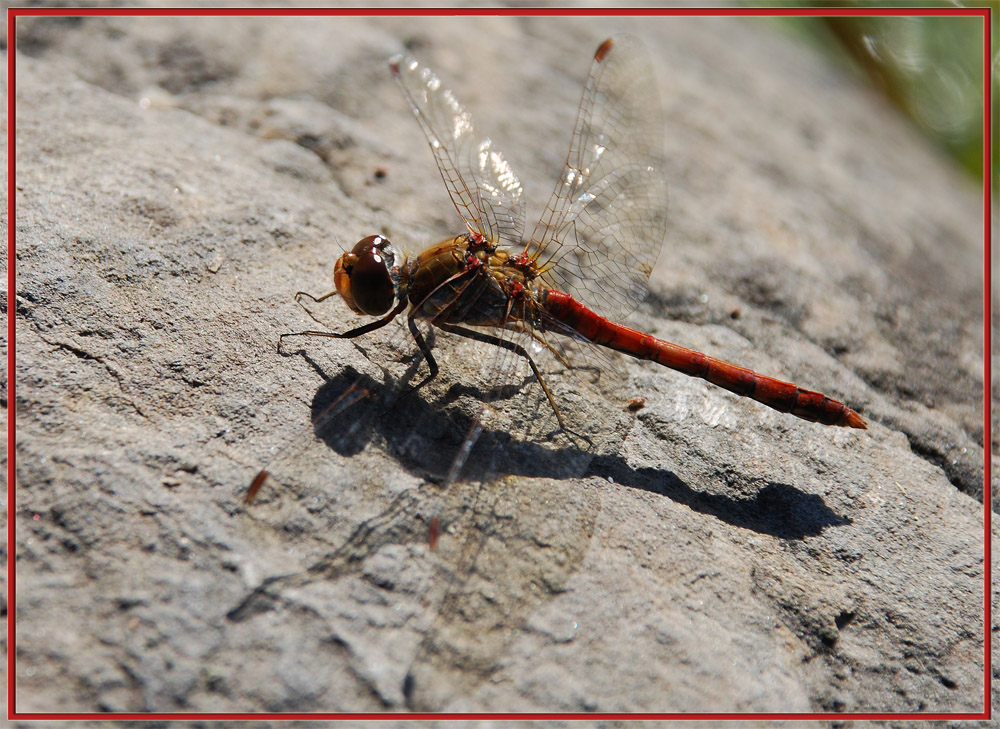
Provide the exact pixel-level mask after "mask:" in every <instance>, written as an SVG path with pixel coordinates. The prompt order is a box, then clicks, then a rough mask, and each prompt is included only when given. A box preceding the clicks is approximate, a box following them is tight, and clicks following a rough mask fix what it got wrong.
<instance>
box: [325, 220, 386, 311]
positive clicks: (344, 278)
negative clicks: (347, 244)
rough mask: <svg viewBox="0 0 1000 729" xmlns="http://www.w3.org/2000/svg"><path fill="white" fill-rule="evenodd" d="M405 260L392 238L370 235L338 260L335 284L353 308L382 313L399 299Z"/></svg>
mask: <svg viewBox="0 0 1000 729" xmlns="http://www.w3.org/2000/svg"><path fill="white" fill-rule="evenodd" d="M399 258H402V257H399ZM402 263H403V260H397V254H396V250H395V249H394V248H393V246H392V243H390V242H389V239H388V238H386V237H384V236H381V235H370V236H368V237H367V238H362V239H361V240H359V241H358V242H357V244H355V246H354V248H352V249H351V250H350V251H349V252H348V253H345V254H344V255H342V256H341V257H340V258H338V259H337V263H336V265H335V266H334V268H333V283H334V285H335V286H336V287H337V293H338V294H340V296H341V297H342V298H343V299H344V301H345V302H347V305H348V306H349V307H351V310H352V311H354V312H357V313H358V314H367V315H369V316H382V315H383V314H385V313H386V312H388V311H389V309H390V308H392V304H393V302H394V301H395V300H396V294H397V289H398V287H399V279H400V273H399V272H400V267H401V264H402Z"/></svg>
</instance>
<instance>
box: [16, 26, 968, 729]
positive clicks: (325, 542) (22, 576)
mask: <svg viewBox="0 0 1000 729" xmlns="http://www.w3.org/2000/svg"><path fill="white" fill-rule="evenodd" d="M619 30H626V31H631V32H635V33H637V34H639V35H641V36H642V37H643V38H644V39H645V40H646V41H647V44H648V45H649V46H650V48H651V50H652V53H653V54H654V56H655V59H656V63H657V68H658V69H659V72H660V77H659V81H660V85H661V89H662V95H663V98H664V100H665V106H666V119H667V125H666V128H665V129H664V135H665V144H666V146H667V151H668V159H669V163H668V164H669V177H670V180H671V226H670V230H669V233H668V236H667V242H666V244H665V246H664V253H663V254H662V256H661V258H660V261H659V264H658V265H657V267H656V270H655V271H654V273H653V276H652V280H651V294H650V297H649V299H648V301H647V302H646V303H645V304H644V305H643V306H642V307H640V310H639V311H637V312H636V313H635V314H634V316H633V317H632V319H631V321H630V323H631V324H633V325H634V326H637V327H639V328H642V329H645V330H647V331H650V332H652V333H654V334H656V335H657V336H661V337H664V338H667V339H670V340H672V341H676V342H679V343H682V344H684V345H686V346H689V347H693V348H696V349H700V350H702V351H706V352H708V353H710V354H714V355H716V356H719V357H722V358H724V359H728V360H730V361H734V362H737V363H739V364H744V365H746V366H750V367H753V368H754V369H756V370H758V371H760V372H764V373H767V374H772V375H775V376H779V377H783V378H785V379H794V380H795V381H797V382H799V383H800V384H802V385H804V386H807V387H813V388H816V389H820V390H822V391H825V392H827V393H829V394H831V395H833V396H835V397H839V398H841V399H843V400H845V401H846V402H848V403H850V404H852V405H854V406H856V407H857V408H858V409H859V410H861V411H862V412H863V413H864V415H865V416H866V417H867V418H868V420H869V422H870V424H871V428H870V430H868V431H866V432H858V431H850V432H849V431H846V430H841V429H832V428H824V427H821V426H818V425H812V424H809V423H805V422H802V421H798V420H796V419H794V418H792V417H790V416H785V415H781V414H778V413H775V412H772V411H770V410H768V409H766V408H764V407H762V406H759V405H757V404H756V403H753V402H752V401H745V400H742V399H740V398H736V397H734V396H730V395H729V394H728V393H725V392H721V391H719V390H717V389H715V388H713V387H712V386H711V385H708V384H706V383H703V382H701V381H695V380H690V379H688V378H685V377H683V376H681V375H677V374H674V373H672V372H668V371H665V370H663V369H662V368H658V367H656V366H653V365H649V364H643V363H638V362H632V361H629V362H621V361H617V362H615V363H610V360H609V362H608V363H606V362H604V361H602V360H597V361H598V363H599V364H601V366H606V367H607V369H608V373H607V374H606V375H605V376H604V377H601V378H596V379H595V378H594V377H592V376H591V374H590V373H588V372H587V371H582V372H580V371H577V372H569V373H567V372H563V371H561V370H560V368H559V367H558V364H557V363H554V362H548V369H550V370H551V369H555V370H556V371H555V372H554V373H553V374H552V375H551V383H552V385H553V388H554V389H555V391H556V394H557V397H558V398H559V401H560V403H562V404H563V405H564V407H563V410H564V412H565V413H566V414H567V417H569V418H570V420H571V425H573V426H574V430H576V431H577V432H578V433H580V434H582V435H586V436H587V437H588V438H589V439H590V445H588V444H587V441H586V440H584V439H583V438H582V437H579V436H576V437H567V436H564V435H555V436H551V437H549V431H551V429H552V425H553V419H552V415H551V411H550V410H548V409H547V407H548V406H547V405H546V404H545V402H544V400H542V399H540V398H539V396H538V392H537V390H538V388H537V386H535V385H532V384H530V383H525V382H519V383H515V384H517V385H519V386H518V387H516V388H514V389H515V391H514V392H512V393H504V397H503V398H501V400H500V401H499V404H500V405H501V407H500V408H499V412H498V416H497V419H496V421H494V422H490V423H487V424H486V432H485V434H484V436H483V438H482V439H481V442H480V444H479V445H478V446H477V448H476V449H475V450H474V451H473V453H472V457H471V458H470V469H471V470H470V473H469V476H468V477H467V478H465V479H463V480H462V481H461V482H459V483H457V484H455V485H453V486H452V487H450V488H448V489H442V488H441V487H440V486H439V485H436V483H435V481H437V482H440V479H441V476H442V475H443V473H444V472H445V471H446V470H447V467H448V463H450V461H451V458H452V455H453V452H454V449H455V447H456V445H457V444H458V443H460V442H461V440H462V438H463V436H464V435H465V433H466V431H467V429H468V427H469V425H470V421H469V414H470V413H472V412H475V409H474V408H475V403H476V402H477V398H476V395H477V394H478V393H480V392H481V391H482V389H483V387H484V385H483V383H482V382H480V378H479V377H478V376H477V372H478V370H479V366H480V364H481V363H482V362H483V361H485V360H487V359H488V356H489V354H490V353H489V352H488V351H484V350H483V349H482V348H480V347H477V346H471V345H468V344H466V343H460V344H455V343H453V342H451V341H450V340H449V339H448V337H446V336H441V337H439V339H438V345H439V347H438V351H440V352H441V354H440V361H441V362H442V365H443V367H442V370H443V372H442V376H441V377H440V378H439V379H438V380H436V381H435V382H434V383H432V384H431V385H430V386H428V387H427V388H424V389H422V390H420V391H419V393H418V394H415V395H413V394H411V395H406V396H404V397H402V398H398V399H396V398H394V397H391V396H389V394H388V393H389V392H391V388H389V389H387V388H385V383H386V378H387V377H389V379H390V380H395V379H397V378H401V377H403V376H405V374H406V373H405V372H403V371H404V370H407V369H411V370H412V367H410V366H409V365H408V363H407V362H406V361H403V362H396V361H395V358H393V357H390V356H389V350H387V347H391V346H392V345H391V344H390V345H383V344H382V338H381V337H379V336H378V335H371V336H369V337H367V338H365V339H364V340H358V341H356V342H353V343H352V342H335V341H326V340H307V341H301V340H300V341H299V343H297V344H295V346H293V347H289V348H287V349H286V354H285V356H282V355H280V354H278V353H276V352H275V344H276V340H277V336H278V334H280V333H282V332H287V331H294V330H299V329H303V328H308V327H311V326H315V324H314V323H313V322H312V321H310V319H309V318H308V316H307V315H306V314H305V312H304V311H303V310H302V309H301V308H299V307H298V306H297V305H296V304H295V303H294V302H293V301H292V294H294V292H296V291H298V290H300V289H302V290H307V291H311V292H321V291H323V290H326V289H327V288H328V287H329V280H330V269H331V267H332V262H333V260H334V258H335V257H336V256H337V255H338V251H339V250H340V248H339V246H346V245H350V244H352V243H353V242H354V240H356V239H357V238H360V237H361V236H362V235H367V234H369V233H372V232H376V231H381V232H384V233H386V234H388V235H389V236H390V237H393V238H395V239H397V240H398V241H399V242H404V241H405V240H406V239H410V240H412V241H414V245H417V246H418V247H419V245H420V244H426V243H430V242H433V241H434V239H435V236H442V237H443V236H444V235H447V234H454V233H455V232H457V230H458V228H459V227H460V226H459V224H458V223H457V220H458V218H457V216H456V215H455V213H454V210H453V209H452V207H451V206H450V203H449V202H448V199H447V197H446V195H445V191H444V189H443V186H442V185H441V183H440V179H439V177H438V175H437V172H436V171H435V169H434V168H433V164H432V161H431V156H430V154H429V153H428V150H427V147H426V144H425V142H424V140H423V138H422V136H421V135H420V132H419V129H418V128H417V125H416V124H415V123H414V121H413V119H412V117H411V116H410V114H409V112H408V111H407V109H406V107H405V105H404V103H403V101H402V99H401V98H400V97H399V95H398V92H397V90H396V89H395V86H394V84H393V83H392V81H391V78H390V76H389V73H388V71H387V69H386V64H385V60H386V59H387V58H388V57H389V56H390V55H392V54H394V53H397V52H400V51H403V50H405V49H411V50H413V52H414V53H415V54H416V55H418V56H419V57H420V58H421V59H422V60H424V61H426V62H427V63H428V65H430V66H431V67H432V68H434V69H435V70H436V71H437V72H438V73H439V74H440V75H441V77H442V78H443V79H444V80H445V81H446V82H447V83H448V84H449V85H450V86H451V87H452V88H453V89H454V90H455V91H456V94H457V95H458V96H459V98H460V99H461V100H462V101H463V103H465V105H466V107H467V108H468V109H469V110H470V111H471V112H472V113H473V115H474V117H475V118H476V119H477V122H478V124H479V125H480V127H482V128H485V129H487V130H490V131H491V132H492V134H493V135H494V138H495V140H496V142H497V145H498V147H499V148H501V149H502V150H503V151H504V153H505V154H506V156H507V158H508V159H509V160H510V162H511V164H512V165H513V167H514V169H515V170H517V172H518V174H519V176H520V178H521V181H522V183H523V184H524V185H525V187H526V189H527V191H528V195H529V199H530V200H531V201H532V204H533V205H534V207H533V208H529V217H531V216H532V215H533V214H537V213H538V212H539V211H540V206H541V205H542V204H543V202H544V200H545V196H546V195H547V194H548V192H549V189H550V185H551V184H552V180H553V179H554V176H555V175H556V173H557V171H558V169H559V166H560V164H561V161H562V156H563V154H564V150H565V145H566V143H567V136H568V134H569V130H570V128H571V125H572V121H573V115H574V111H575V105H576V102H577V100H578V98H579V91H580V87H581V84H582V81H583V78H584V76H585V74H586V70H587V67H588V63H589V54H590V53H592V51H593V49H594V48H596V46H597V44H598V43H599V42H600V41H601V40H602V39H603V38H604V37H606V36H607V35H609V34H610V33H611V32H616V31H619ZM18 33H19V35H18V39H19V46H18V50H19V55H18V56H17V79H16V81H17V86H16V94H17V96H16V114H17V115H16V124H17V142H18V144H17V150H16V154H17V158H16V163H17V180H16V184H17V195H18V198H17V204H18V213H17V241H16V252H17V258H16V265H17V274H18V286H17V296H18V309H17V311H16V317H17V353H16V356H17V369H16V374H17V402H16V407H17V477H18V484H17V494H16V511H15V513H14V516H15V518H16V519H17V530H18V541H17V556H18V563H17V564H18V571H17V624H16V639H17V670H18V675H17V708H18V710H19V711H158V712H163V711H338V712H342V711H382V710H386V711H399V710H407V709H410V710H416V709H434V710H445V711H494V712H496V711H645V712H649V711H656V712H695V711H699V712H704V711H730V712H742V711H748V712H749V711H753V712H760V711H784V712H787V711H837V712H842V711H848V712H874V711H878V712H888V711H892V712H902V711H936V712H960V711H961V712H972V711H979V710H981V709H982V706H983V694H982V692H983V680H982V660H983V639H984V636H983V611H982V608H983V592H982V591H983V560H982V555H983V539H982V536H983V528H982V519H983V512H982V507H981V504H980V503H979V501H977V500H979V499H981V493H982V491H981V490H982V483H983V471H982V456H983V428H982V408H981V401H980V395H981V392H982V382H983V376H984V374H983V368H982V357H981V354H982V349H983V341H982V319H981V301H982V285H983V279H982V274H981V270H980V269H981V264H980V262H981V260H982V259H981V250H982V224H981V222H980V221H981V220H982V210H981V201H980V198H979V195H978V193H977V190H976V189H975V187H974V185H973V184H972V183H971V182H969V181H968V180H966V179H964V178H963V177H962V176H961V175H960V174H959V173H958V172H956V171H954V170H953V169H952V168H951V166H950V164H949V162H947V161H946V160H945V159H943V158H942V157H941V156H940V155H939V154H938V153H937V152H936V151H934V150H932V149H929V148H928V146H927V143H926V142H925V141H923V140H922V139H921V138H920V137H919V136H918V135H917V134H916V133H915V132H914V131H913V130H912V129H910V127H909V126H908V125H907V124H906V122H904V121H902V120H901V119H899V118H898V117H897V116H896V115H895V113H894V112H893V111H892V110H891V109H890V108H888V107H887V106H886V105H885V104H884V103H883V102H882V101H881V100H880V99H878V98H877V97H875V96H874V95H873V94H872V93H871V92H869V91H868V90H866V89H865V88H864V87H863V86H862V85H861V84H859V83H858V82H857V81H855V80H854V79H851V78H850V77H849V76H847V75H846V74H845V73H844V72H842V71H839V70H832V69H831V68H829V67H828V66H827V65H825V64H824V63H823V62H822V61H821V60H819V59H818V58H816V57H815V56H814V55H813V54H812V53H811V52H810V51H809V50H807V49H804V48H802V47H799V46H798V45H796V44H795V43H794V42H792V41H789V40H788V39H787V38H784V37H782V36H780V35H776V34H775V32H774V30H773V29H772V28H769V27H767V26H766V25H765V24H763V23H760V22H747V21H740V20H734V19H697V18H692V19H669V18H666V19H657V20H650V19H641V20H633V21H619V20H611V19H594V20H586V19H535V20H528V19H515V18H480V19H461V18H444V19H412V18H409V19H407V18H404V19H377V20H376V19H358V20H349V19H333V18H325V19H318V18H306V19H299V20H291V19H266V20H264V19H260V20H254V19H227V20H208V19H198V20H192V19H88V20H81V19H62V20H60V19H32V20H22V21H19V23H18ZM428 231H429V232H428ZM338 244H339V245H338ZM325 303H326V304H329V306H321V307H319V309H317V311H316V316H317V317H318V318H324V317H325V318H326V319H327V320H329V321H331V322H332V323H333V326H337V327H338V328H346V326H350V325H352V324H353V323H354V320H353V319H352V318H351V317H349V316H347V315H346V313H345V312H344V311H343V307H341V306H339V305H338V304H337V303H336V302H332V303H331V302H325ZM392 336H393V337H394V339H393V341H394V342H396V343H401V342H404V340H405V338H401V337H400V336H399V332H396V333H395V334H394V335H392ZM553 365H555V366H554V367H553ZM382 366H385V367H386V368H387V369H385V370H383V369H382ZM410 374H412V372H411V373H410ZM359 377H360V378H361V379H362V382H363V384H364V385H365V386H366V387H367V389H368V391H369V393H370V394H371V395H372V397H370V398H369V399H367V400H364V401H362V402H359V403H357V404H356V405H354V406H353V407H351V408H349V409H347V410H346V411H345V412H338V413H337V416H336V421H337V422H336V426H337V428H335V429H334V430H323V431H322V432H321V433H320V435H321V436H323V438H322V439H316V438H314V437H313V435H312V430H311V428H310V417H311V416H312V417H315V416H317V415H319V414H321V413H322V412H323V408H324V407H325V406H326V405H327V404H328V403H329V402H330V401H331V398H335V397H337V396H338V395H339V394H342V393H343V392H344V391H345V389H348V388H349V386H350V385H351V383H354V382H355V381H357V380H358V378H359ZM508 394H509V395H510V397H508V396H507V395H508ZM637 397H641V398H644V400H645V407H644V408H642V409H641V410H639V411H638V413H637V414H635V413H631V412H628V411H627V409H626V404H627V403H628V401H629V400H630V399H631V398H637ZM508 429H511V430H513V431H514V432H515V433H517V434H518V435H517V437H515V438H513V439H510V438H509V437H508V436H507V435H506V432H507V430H508ZM501 446H502V447H501ZM264 463H269V464H271V465H272V468H273V469H274V471H275V473H276V475H277V476H278V477H277V478H276V479H275V481H276V482H280V483H271V484H270V485H269V486H267V487H266V488H265V489H264V490H263V492H262V494H261V497H260V499H259V500H258V501H257V502H256V503H254V504H252V505H250V506H246V505H244V504H243V501H242V499H243V495H244V493H245V489H246V485H247V484H248V482H249V481H250V479H251V478H252V476H253V474H254V473H255V471H256V470H257V469H258V468H260V467H261V465H262V464H264ZM491 470H495V471H496V472H497V473H498V474H499V475H500V477H501V478H500V479H499V480H495V481H493V482H488V483H486V485H481V480H482V478H483V476H484V475H486V474H488V473H489V472H491ZM428 478H430V482H428ZM434 517H437V519H438V520H439V521H440V523H441V525H442V533H441V536H440V542H439V544H438V546H437V549H433V550H432V549H431V548H430V546H429V544H428V542H429V532H430V531H431V529H432V527H431V524H432V523H433V518H434Z"/></svg>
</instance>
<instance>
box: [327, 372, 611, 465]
mask: <svg viewBox="0 0 1000 729" xmlns="http://www.w3.org/2000/svg"><path fill="white" fill-rule="evenodd" d="M310 364H312V366H313V367H314V368H316V369H317V371H318V372H320V374H321V376H323V377H324V379H325V382H324V384H323V385H322V386H320V388H319V389H318V390H317V391H316V394H315V395H314V396H313V401H312V404H311V415H312V422H313V429H314V432H315V435H316V436H317V437H318V438H319V439H320V440H322V441H323V442H324V443H325V444H326V445H327V446H328V447H329V448H331V449H332V450H334V451H336V452H337V453H338V454H340V455H341V456H344V457H351V456H354V455H357V454H358V453H360V452H361V451H363V450H364V449H365V448H366V447H367V446H368V445H369V444H371V443H373V442H376V443H380V444H381V445H383V446H385V447H386V448H387V451H388V452H389V453H390V455H391V456H392V457H393V458H394V459H396V461H397V462H398V463H399V464H400V465H401V466H402V467H403V468H404V469H406V471H408V472H409V473H411V474H412V475H415V476H417V477H419V478H423V479H426V480H428V481H433V482H439V483H440V482H441V481H443V480H445V478H446V477H447V476H448V473H449V469H450V467H451V464H452V462H453V460H454V456H455V455H456V454H457V453H458V451H459V449H460V448H462V446H463V444H464V442H465V440H466V437H467V435H468V433H469V431H470V430H471V429H472V426H473V425H474V422H475V421H474V419H473V417H471V416H470V415H469V414H468V413H467V412H466V411H463V410H462V409H461V408H460V407H456V406H454V405H455V404H456V401H457V400H458V399H459V395H462V394H465V395H469V394H475V395H479V396H481V395H482V393H479V392H478V391H475V392H473V391H474V388H470V387H469V386H462V385H456V386H452V387H451V388H449V389H448V391H447V392H446V393H445V394H444V395H443V396H442V397H440V398H439V399H438V400H436V401H432V400H429V399H425V397H423V396H422V393H423V390H414V389H412V388H411V389H406V387H405V386H404V387H402V388H400V387H399V386H398V383H397V384H388V385H387V384H386V383H384V382H379V381H377V380H375V379H374V378H372V377H370V376H368V375H364V374H360V373H358V372H357V371H356V370H354V369H353V368H351V367H348V368H346V369H344V370H343V371H342V372H340V373H339V374H337V375H336V376H334V377H327V376H326V375H325V374H324V373H323V371H322V369H321V368H320V367H319V365H317V364H316V363H315V362H312V361H311V360H310ZM509 389H511V390H512V391H514V392H516V391H517V390H519V388H518V387H511V388H509ZM510 396H511V393H509V392H508V393H501V394H500V397H501V398H503V399H505V398H506V397H510ZM348 398H351V399H350V400H348ZM345 402H349V404H347V405H346V406H344V405H343V403H345ZM331 413H333V415H332V416H331ZM540 437H541V438H542V439H543V440H544V436H540ZM591 457H592V454H591V453H588V452H587V451H586V450H585V449H582V448H578V447H576V446H574V445H569V446H565V445H564V446H556V445H554V444H553V443H551V442H549V443H542V442H534V441H527V440H520V439H518V438H517V437H515V436H513V435H511V434H510V433H508V432H506V431H503V430H500V429H491V428H484V429H483V432H482V433H481V434H480V435H479V438H478V440H477V441H476V443H475V445H474V447H473V449H472V452H471V454H470V455H469V458H468V460H467V461H466V465H465V468H464V470H463V478H466V479H470V480H483V479H486V478H489V477H490V476H500V477H503V476H524V477H529V478H543V477H548V478H568V477H571V476H574V475H575V476H579V475H582V473H583V472H584V470H585V469H586V464H587V462H589V460H590V458H591Z"/></svg>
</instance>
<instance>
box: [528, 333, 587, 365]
mask: <svg viewBox="0 0 1000 729" xmlns="http://www.w3.org/2000/svg"><path fill="white" fill-rule="evenodd" d="M518 328H519V329H520V330H521V331H522V332H527V333H528V334H530V335H531V337H532V339H534V340H535V341H536V342H538V343H539V344H541V345H542V346H543V347H545V348H546V349H547V350H549V351H550V352H552V354H554V355H555V357H556V359H557V360H559V361H560V362H561V363H562V365H563V367H565V368H566V369H568V370H573V369H576V367H574V366H573V365H572V364H570V362H569V360H568V359H566V358H565V357H563V355H562V352H560V351H559V350H558V349H556V348H555V347H553V346H552V345H551V344H549V341H548V340H547V339H546V338H545V337H543V336H542V335H541V334H539V333H538V332H536V331H535V330H534V329H532V328H531V327H524V326H522V327H518Z"/></svg>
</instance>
